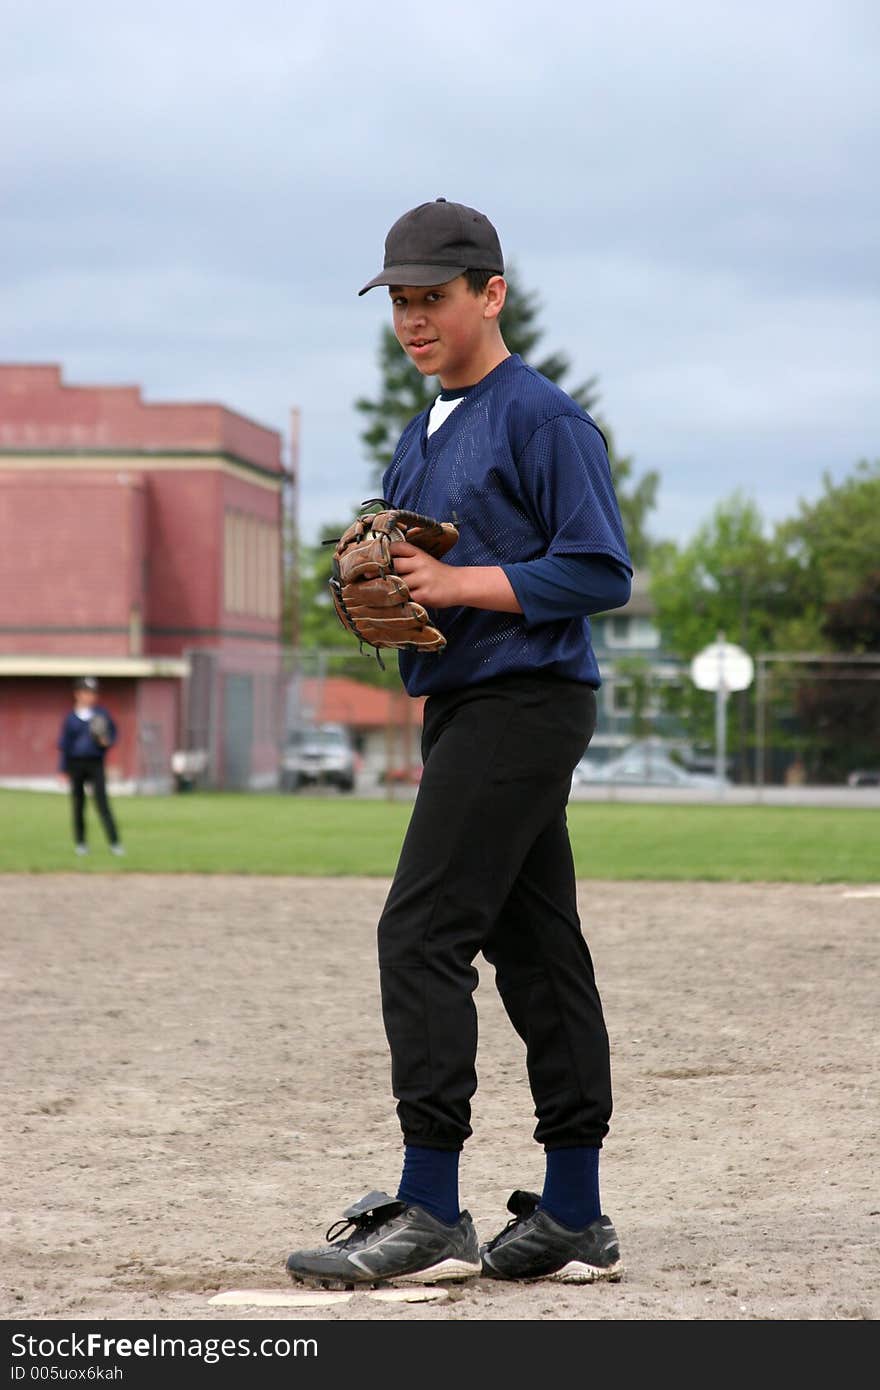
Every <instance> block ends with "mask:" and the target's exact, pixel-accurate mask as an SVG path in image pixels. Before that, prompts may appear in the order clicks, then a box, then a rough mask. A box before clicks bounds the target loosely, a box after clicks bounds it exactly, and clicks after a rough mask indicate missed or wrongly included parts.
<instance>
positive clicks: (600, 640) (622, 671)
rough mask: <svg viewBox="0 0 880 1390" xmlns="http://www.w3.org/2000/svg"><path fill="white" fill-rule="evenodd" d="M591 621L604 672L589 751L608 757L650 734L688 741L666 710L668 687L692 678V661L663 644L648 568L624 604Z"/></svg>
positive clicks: (636, 579)
mask: <svg viewBox="0 0 880 1390" xmlns="http://www.w3.org/2000/svg"><path fill="white" fill-rule="evenodd" d="M590 625H591V627H592V631H593V647H594V649H595V652H596V656H597V658H598V661H599V670H600V672H601V675H602V687H601V689H600V690H599V695H598V700H599V709H598V722H597V725H596V733H595V735H594V737H593V740H592V742H591V744H590V757H591V758H593V759H594V760H596V761H597V762H598V761H603V762H604V761H605V760H606V759H608V758H610V757H613V756H614V755H615V754H616V753H618V752H620V750H621V749H622V748H625V747H626V745H627V744H628V743H632V741H633V740H634V739H636V738H642V737H645V736H647V735H651V736H654V737H659V738H662V739H665V740H668V741H669V742H670V743H682V742H686V740H683V738H682V734H683V730H682V727H681V724H680V721H679V720H678V719H676V718H675V717H674V716H672V715H670V714H667V713H665V711H664V702H663V691H664V688H666V689H669V688H673V687H680V686H681V685H682V682H683V681H686V680H688V679H689V677H688V672H687V666H686V663H685V662H683V661H681V660H680V659H679V658H678V657H676V656H674V655H673V654H672V653H671V652H669V651H668V650H666V649H665V648H664V646H663V638H662V634H661V632H660V630H659V628H658V627H657V624H656V622H655V612H654V604H653V602H652V600H651V592H650V575H649V574H648V572H647V571H646V570H640V571H637V572H636V574H635V575H634V576H633V585H632V594H631V595H630V600H629V603H627V604H626V606H625V607H623V608H616V609H615V610H614V611H613V612H612V613H603V614H599V615H598V616H596V617H594V618H591V619H590ZM640 706H641V707H640Z"/></svg>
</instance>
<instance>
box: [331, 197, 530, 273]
mask: <svg viewBox="0 0 880 1390" xmlns="http://www.w3.org/2000/svg"><path fill="white" fill-rule="evenodd" d="M466 270H491V271H494V272H495V274H496V275H503V274H504V257H503V255H502V254H501V242H500V241H499V240H498V233H497V232H496V230H495V228H494V227H493V226H492V223H491V222H490V221H489V219H488V217H487V216H486V214H485V213H483V212H477V211H476V209H475V208H468V207H465V205H464V203H448V202H447V201H446V199H445V198H437V199H436V201H435V202H433V203H420V204H419V206H418V207H417V208H412V209H411V210H410V211H409V212H405V213H404V214H403V216H402V217H398V219H397V221H396V222H395V224H394V226H393V227H392V228H391V231H390V232H389V233H388V235H387V237H386V238H385V264H384V266H383V268H382V270H381V271H380V272H379V274H378V275H376V276H374V277H373V279H372V280H370V282H369V284H366V285H364V287H363V289H362V290H358V294H359V295H361V294H366V292H367V290H372V289H375V288H376V286H377V285H445V284H446V283H447V282H448V281H449V280H454V279H455V278H456V276H457V275H464V273H465V271H466Z"/></svg>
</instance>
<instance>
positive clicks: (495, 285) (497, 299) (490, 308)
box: [483, 275, 507, 319]
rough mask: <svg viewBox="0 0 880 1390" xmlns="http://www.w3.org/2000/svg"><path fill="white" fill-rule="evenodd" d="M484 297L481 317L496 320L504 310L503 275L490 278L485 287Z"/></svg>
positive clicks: (505, 297) (504, 283) (505, 295)
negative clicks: (484, 302) (484, 303)
mask: <svg viewBox="0 0 880 1390" xmlns="http://www.w3.org/2000/svg"><path fill="white" fill-rule="evenodd" d="M485 295H486V305H485V308H484V309H483V317H484V318H486V319H497V317H498V315H499V314H500V313H501V310H502V309H503V308H504V301H505V300H506V299H507V281H506V280H505V278H504V276H503V275H493V276H492V279H491V280H490V281H489V283H488V284H487V286H486V289H485Z"/></svg>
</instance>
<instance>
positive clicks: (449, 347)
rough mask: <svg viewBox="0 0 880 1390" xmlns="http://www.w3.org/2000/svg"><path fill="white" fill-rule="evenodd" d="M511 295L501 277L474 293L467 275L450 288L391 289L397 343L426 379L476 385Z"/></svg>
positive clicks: (392, 286)
mask: <svg viewBox="0 0 880 1390" xmlns="http://www.w3.org/2000/svg"><path fill="white" fill-rule="evenodd" d="M505 290H506V285H505V282H504V280H503V279H502V278H501V276H500V275H498V276H494V277H493V278H492V279H491V280H490V281H489V284H488V285H487V287H486V289H485V290H483V291H482V293H480V294H472V293H471V291H470V290H469V289H468V284H467V281H466V279H465V277H464V276H463V275H459V276H458V277H457V278H456V279H455V280H449V281H448V282H447V283H446V284H445V285H391V286H389V290H388V293H389V294H390V296H391V306H392V315H393V319H394V332H395V334H396V335H397V340H398V342H399V343H400V345H401V347H402V348H403V350H404V352H405V353H406V355H407V356H408V357H409V358H410V360H411V361H413V362H414V363H415V365H416V366H417V367H418V369H419V371H420V372H421V373H422V375H423V376H437V377H439V378H440V382H441V385H443V386H448V387H450V388H455V387H456V386H472V385H473V384H474V381H475V380H476V379H477V378H475V377H474V375H473V373H474V371H475V370H476V371H479V367H480V359H481V356H482V354H483V352H484V351H485V343H486V330H487V328H488V327H489V326H490V325H491V323H492V321H493V320H496V319H497V318H498V315H499V313H500V312H501V309H502V307H503V305H504V292H505Z"/></svg>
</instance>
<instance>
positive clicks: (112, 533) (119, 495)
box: [0, 468, 145, 656]
mask: <svg viewBox="0 0 880 1390" xmlns="http://www.w3.org/2000/svg"><path fill="white" fill-rule="evenodd" d="M143 489H144V483H143V479H142V478H141V477H140V476H139V475H138V474H133V473H128V472H121V473H112V474H108V473H102V472H97V473H93V472H90V471H88V469H87V468H86V469H84V470H83V471H81V472H79V473H76V474H69V473H57V472H53V471H40V472H0V651H4V652H41V653H47V652H50V653H55V654H61V653H65V652H77V651H82V650H84V649H85V650H88V651H89V652H91V653H92V654H94V655H96V656H97V655H111V654H113V655H128V654H129V652H130V645H131V630H132V615H133V613H134V612H140V610H141V608H142V605H143V598H144V595H143V577H144V576H143V565H142V557H143V553H144V544H145V537H144V505H143V502H144V499H143Z"/></svg>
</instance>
